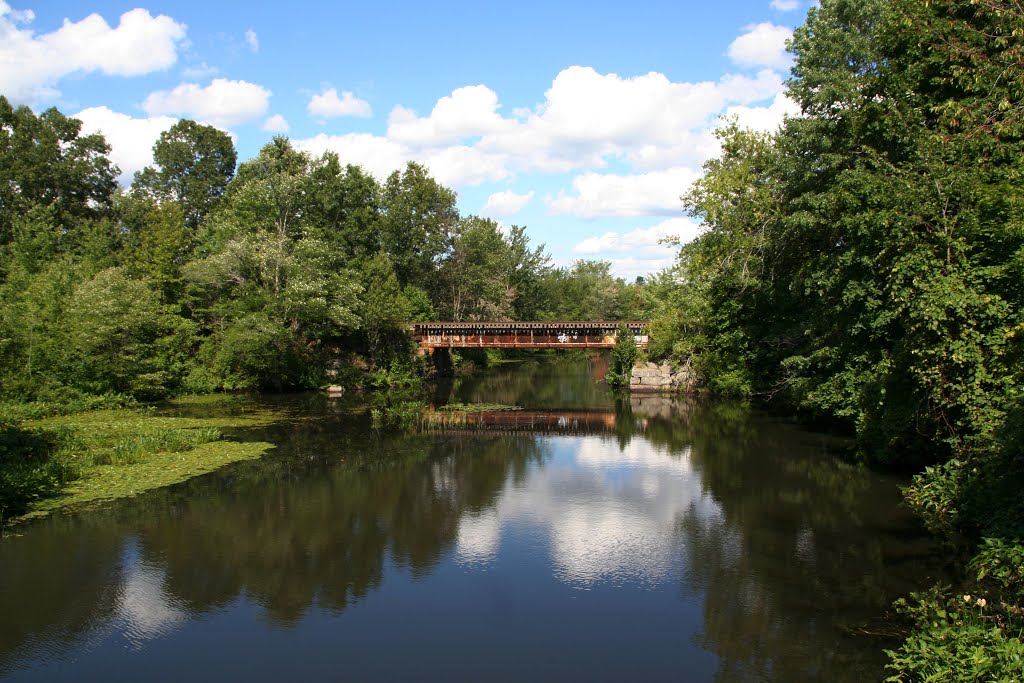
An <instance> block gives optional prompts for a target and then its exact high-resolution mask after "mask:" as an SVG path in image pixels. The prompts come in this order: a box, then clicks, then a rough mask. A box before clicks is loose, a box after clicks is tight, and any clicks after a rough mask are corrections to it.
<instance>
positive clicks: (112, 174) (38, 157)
mask: <svg viewBox="0 0 1024 683" xmlns="http://www.w3.org/2000/svg"><path fill="white" fill-rule="evenodd" d="M81 131H82V122H81V121H79V120H78V119H74V118H69V117H67V116H64V115H63V114H61V113H60V112H59V111H57V110H56V109H47V110H46V111H44V112H43V113H42V114H40V115H38V116H36V115H35V114H34V113H33V112H32V110H31V109H29V108H28V107H25V106H20V107H17V108H13V107H12V106H11V104H10V102H8V100H7V98H5V97H4V96H2V95H0V245H6V244H9V243H10V242H11V240H12V239H13V238H14V235H13V233H12V231H13V227H14V223H15V221H16V220H17V219H18V217H19V216H22V215H24V214H26V213H27V212H29V211H30V210H31V209H32V207H34V206H43V207H51V208H52V210H53V224H52V225H53V226H55V227H56V228H58V230H59V235H58V238H59V242H60V245H59V248H60V249H62V250H67V249H71V248H73V247H74V246H75V244H74V243H75V239H76V235H75V232H74V231H75V228H76V226H77V224H78V221H79V220H81V219H83V218H96V217H98V216H102V215H104V214H105V213H106V212H107V211H108V210H109V209H110V202H111V198H112V196H113V194H114V190H115V189H116V187H117V180H116V178H117V173H118V171H117V167H116V166H114V165H113V164H112V163H111V162H110V159H109V158H108V157H107V154H108V153H109V152H110V147H109V146H108V145H107V143H106V141H105V140H104V139H103V136H101V135H98V134H91V135H82V134H81Z"/></svg>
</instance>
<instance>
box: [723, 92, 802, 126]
mask: <svg viewBox="0 0 1024 683" xmlns="http://www.w3.org/2000/svg"><path fill="white" fill-rule="evenodd" d="M799 114H800V105H798V104H797V103H796V102H794V101H793V100H791V99H789V98H788V97H786V95H785V94H782V93H780V94H778V95H776V96H775V99H774V100H772V103H771V104H770V105H769V106H767V107H744V106H736V107H730V108H729V109H727V110H726V111H725V117H726V118H730V117H733V116H735V117H736V120H737V121H738V122H739V124H740V125H741V126H743V127H744V128H752V129H753V130H760V131H764V132H768V133H771V132H774V131H775V130H777V129H778V127H779V126H781V125H782V122H783V120H784V119H785V118H786V117H787V116H798V115H799Z"/></svg>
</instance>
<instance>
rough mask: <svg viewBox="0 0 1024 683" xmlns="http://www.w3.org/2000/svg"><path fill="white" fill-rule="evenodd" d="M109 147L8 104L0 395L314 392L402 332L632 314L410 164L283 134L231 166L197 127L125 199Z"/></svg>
mask: <svg viewBox="0 0 1024 683" xmlns="http://www.w3.org/2000/svg"><path fill="white" fill-rule="evenodd" d="M108 153H109V147H108V145H107V144H106V142H105V141H104V139H103V138H102V136H100V135H96V134H92V135H83V134H82V133H81V123H80V122H79V121H77V120H76V119H73V118H68V117H66V116H64V115H63V114H61V113H60V112H59V111H57V110H56V109H49V110H47V111H44V112H42V113H41V114H38V115H37V114H35V113H34V112H33V111H32V110H30V109H29V108H27V107H17V108H14V107H12V106H11V104H10V103H9V102H8V100H6V99H5V98H3V97H2V96H0V394H2V396H0V398H6V399H14V400H32V399H40V398H57V399H60V397H67V396H69V395H83V394H84V395H92V394H103V393H109V392H114V393H122V394H129V395H133V396H136V397H140V398H155V397H159V396H163V395H166V394H168V393H173V392H178V391H183V390H184V391H190V392H196V391H200V392H201V391H214V390H234V389H250V388H270V389H285V388H302V387H314V386H318V385H319V384H322V383H323V382H324V379H325V370H326V369H327V368H328V367H330V366H332V365H335V366H336V365H337V363H338V359H339V358H345V357H350V356H352V355H354V354H355V355H358V356H361V357H363V358H365V359H368V360H369V362H370V363H372V364H373V365H374V366H377V367H381V368H385V369H386V368H388V367H389V366H390V365H391V364H394V363H402V362H405V360H407V358H408V353H409V349H408V346H407V341H406V339H405V337H404V335H403V334H402V333H401V330H400V324H401V323H403V322H406V321H411V320H424V319H444V320H456V321H461V320H477V319H487V320H544V319H622V318H628V317H633V316H634V315H636V312H635V310H636V306H637V305H638V302H639V301H640V297H639V296H638V295H637V293H636V291H635V290H637V288H638V285H635V284H629V285H627V284H626V283H625V282H624V281H623V280H621V279H619V278H616V277H614V276H613V275H612V273H611V270H610V264H609V263H608V262H604V261H577V262H576V263H574V264H573V265H572V266H571V267H568V268H558V267H554V266H553V265H552V263H551V259H550V257H549V255H548V254H547V253H546V252H545V250H544V247H543V245H541V246H533V245H531V244H530V240H529V238H528V237H527V236H526V231H525V230H524V228H523V227H521V226H515V225H513V226H511V227H509V228H508V229H503V228H502V227H501V226H499V225H498V224H497V223H495V222H494V221H492V220H489V219H485V218H480V217H477V216H462V215H460V213H459V211H458V210H457V208H456V195H455V193H454V192H453V191H452V190H450V189H448V188H446V187H443V186H442V185H440V184H439V183H437V182H436V181H435V180H434V179H433V178H431V177H430V175H429V174H428V172H427V170H426V169H425V168H424V167H423V166H420V165H419V164H416V163H410V164H408V166H407V167H406V168H405V169H403V170H401V171H396V172H394V173H393V174H391V176H390V177H388V178H387V180H386V181H385V182H383V183H380V182H378V181H377V180H376V179H375V178H373V177H372V176H371V175H369V174H367V173H366V172H365V171H364V170H363V169H361V168H360V167H358V166H345V165H342V164H341V163H340V161H339V159H338V156H337V155H336V154H333V153H327V154H324V155H322V156H320V157H314V156H311V155H309V154H307V153H305V152H301V151H298V150H296V149H295V148H294V147H293V146H292V145H291V144H290V142H289V141H288V140H287V139H285V138H281V137H278V138H274V139H273V140H272V141H271V142H270V143H268V144H267V145H266V146H265V147H264V148H263V149H262V150H261V151H260V152H259V154H258V155H257V156H256V158H254V159H250V160H248V161H245V162H243V163H241V164H239V165H237V168H236V163H237V155H236V152H235V149H234V146H233V143H232V141H231V138H230V137H228V135H226V134H225V133H224V132H222V131H220V130H217V129H216V128H213V127H210V126H205V125H201V124H198V123H196V122H195V121H190V120H182V121H179V122H178V123H177V124H175V125H174V126H172V127H171V128H170V129H169V130H167V131H165V132H164V133H163V134H161V136H160V138H159V140H158V141H157V142H156V144H155V145H154V148H153V165H152V166H150V167H147V168H145V169H143V170H142V171H141V172H139V173H137V174H136V175H135V178H134V182H133V183H132V185H131V187H130V188H121V187H120V186H119V185H118V183H117V177H118V174H119V171H118V169H117V168H116V167H115V166H114V165H113V164H112V163H111V161H110V158H109V156H108Z"/></svg>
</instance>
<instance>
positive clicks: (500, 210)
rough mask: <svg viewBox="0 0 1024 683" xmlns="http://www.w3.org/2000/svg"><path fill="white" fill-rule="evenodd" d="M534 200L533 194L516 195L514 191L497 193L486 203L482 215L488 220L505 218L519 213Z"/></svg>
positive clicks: (481, 211) (481, 210)
mask: <svg viewBox="0 0 1024 683" xmlns="http://www.w3.org/2000/svg"><path fill="white" fill-rule="evenodd" d="M531 199H533V192H532V191H530V192H527V193H526V194H516V193H515V192H513V191H512V190H505V191H504V192H495V193H494V194H492V195H491V196H490V197H488V198H487V201H486V202H485V203H484V208H482V209H480V213H481V214H482V215H484V216H486V217H488V218H504V217H505V216H512V215H514V214H517V213H519V212H520V211H521V210H522V208H523V207H524V206H526V205H527V204H529V203H530V200H531Z"/></svg>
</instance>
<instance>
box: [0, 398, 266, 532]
mask: <svg viewBox="0 0 1024 683" xmlns="http://www.w3.org/2000/svg"><path fill="white" fill-rule="evenodd" d="M237 400H238V399H235V398H233V397H202V398H201V399H179V400H178V401H176V402H175V403H177V404H178V405H180V406H181V407H187V405H188V404H190V403H195V402H197V401H199V402H202V403H204V404H209V403H211V402H231V401H237ZM47 412H53V411H49V410H47V409H46V407H45V406H38V405H31V404H30V405H21V406H7V407H6V409H5V410H4V412H3V414H2V415H0V514H2V519H3V521H4V523H7V522H10V521H18V520H24V519H28V518H32V517H37V516H40V515H44V514H47V513H49V512H51V511H53V510H56V509H59V508H64V507H68V506H80V505H86V504H90V503H95V502H98V501H105V500H113V499H115V498H123V497H126V496H133V495H136V494H139V493H142V492H144V491H148V490H151V489H154V488H159V487H162V486H169V485H171V484H175V483H177V482H180V481H184V480H185V479H188V478H190V477H194V476H197V475H200V474H205V473H207V472H211V471H213V470H215V469H217V468H219V467H222V466H224V465H227V464H229V463H232V462H238V461H241V460H249V459H253V458H258V457H260V456H261V455H263V454H264V453H266V452H267V451H268V450H269V449H270V448H272V447H273V446H272V444H269V443H263V442H256V443H239V442H235V441H230V440H227V439H225V438H224V433H223V431H222V430H223V429H225V428H229V427H259V426H264V425H268V424H271V423H273V422H274V421H276V420H278V419H280V416H278V415H276V414H274V413H273V412H272V411H269V410H244V409H242V407H241V406H239V410H237V411H235V410H232V411H229V412H232V413H237V414H232V415H231V416H230V417H214V418H195V417H168V416H163V415H157V414H156V412H155V410H154V409H153V408H143V407H121V408H115V409H104V410H89V411H86V412H80V413H74V414H70V415H50V416H48V417H39V415H40V414H45V413H47Z"/></svg>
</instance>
